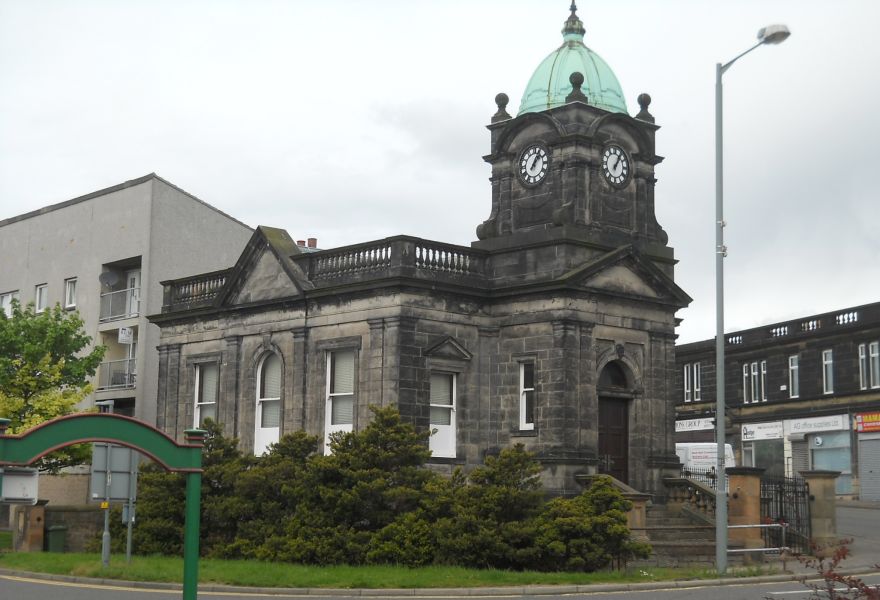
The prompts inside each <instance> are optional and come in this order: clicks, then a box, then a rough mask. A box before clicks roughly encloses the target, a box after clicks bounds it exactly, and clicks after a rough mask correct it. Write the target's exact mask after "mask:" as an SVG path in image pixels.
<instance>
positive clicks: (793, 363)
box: [788, 354, 800, 398]
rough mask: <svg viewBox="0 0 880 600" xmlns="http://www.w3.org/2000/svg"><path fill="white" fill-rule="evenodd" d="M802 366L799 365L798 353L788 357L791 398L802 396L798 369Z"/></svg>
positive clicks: (789, 394)
mask: <svg viewBox="0 0 880 600" xmlns="http://www.w3.org/2000/svg"><path fill="white" fill-rule="evenodd" d="M799 369H800V367H799V365H798V356H797V354H795V355H792V356H789V357H788V397H789V398H797V397H798V396H800V383H799V381H800V380H799V379H798V371H799Z"/></svg>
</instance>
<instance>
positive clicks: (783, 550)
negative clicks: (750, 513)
mask: <svg viewBox="0 0 880 600" xmlns="http://www.w3.org/2000/svg"><path fill="white" fill-rule="evenodd" d="M775 528H778V529H781V530H782V534H781V535H780V544H779V546H767V543H768V542H767V540H768V539H769V538H770V537H771V536H769V535H768V531H769V530H770V529H775ZM727 529H763V530H764V532H763V533H764V535H763V537H764V547H762V548H728V549H727V553H728V554H743V553H746V552H768V553H769V552H777V553H779V556H780V557H781V558H782V570H783V571H785V569H786V564H785V563H786V557H787V556H788V553H790V552H791V548H790V547H789V546H788V545H787V544H786V531H787V530H788V523H765V524H755V525H728V526H727Z"/></svg>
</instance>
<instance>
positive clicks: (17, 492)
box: [0, 467, 39, 506]
mask: <svg viewBox="0 0 880 600" xmlns="http://www.w3.org/2000/svg"><path fill="white" fill-rule="evenodd" d="M0 481H2V483H0V502H5V503H7V504H29V505H31V506H33V505H34V504H36V503H37V489H38V486H39V471H37V469H29V468H22V467H4V468H3V469H0Z"/></svg>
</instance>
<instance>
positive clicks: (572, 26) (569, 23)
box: [562, 0, 586, 39]
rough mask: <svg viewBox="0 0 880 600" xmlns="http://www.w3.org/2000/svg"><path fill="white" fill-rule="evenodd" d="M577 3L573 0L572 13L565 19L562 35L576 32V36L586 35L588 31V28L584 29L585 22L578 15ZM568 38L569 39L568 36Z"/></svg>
mask: <svg viewBox="0 0 880 600" xmlns="http://www.w3.org/2000/svg"><path fill="white" fill-rule="evenodd" d="M577 9H578V7H577V4H575V1H574V0H571V7H570V10H571V14H570V15H569V16H568V19H566V21H565V25H564V26H563V27H562V35H563V37H565V36H567V35H569V34H574V35H575V36H580V37H581V38H583V37H584V34H585V33H586V29H584V24H583V22H581V20H580V19H579V18H578V16H577ZM566 39H569V38H567V37H566Z"/></svg>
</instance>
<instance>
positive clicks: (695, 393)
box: [684, 362, 702, 402]
mask: <svg viewBox="0 0 880 600" xmlns="http://www.w3.org/2000/svg"><path fill="white" fill-rule="evenodd" d="M701 387H702V385H701V382H700V363H698V362H695V363H687V364H686V365H684V401H685V402H690V401H692V400H693V401H694V402H699V401H700V399H701V398H700V388H701Z"/></svg>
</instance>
